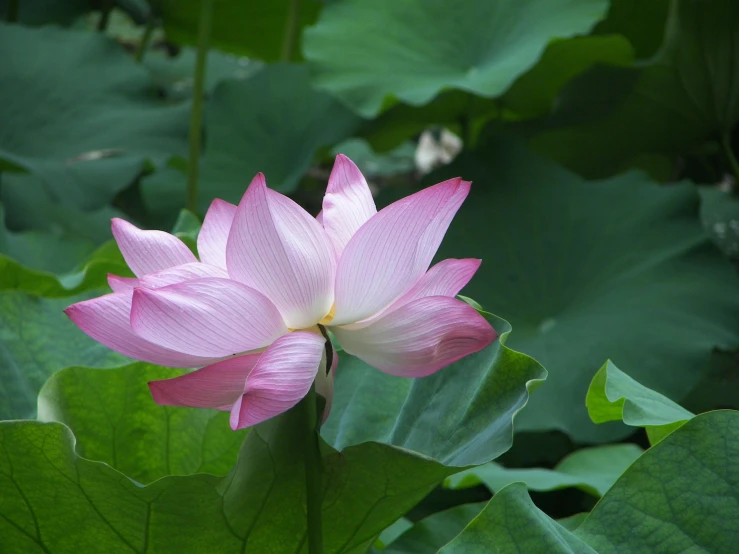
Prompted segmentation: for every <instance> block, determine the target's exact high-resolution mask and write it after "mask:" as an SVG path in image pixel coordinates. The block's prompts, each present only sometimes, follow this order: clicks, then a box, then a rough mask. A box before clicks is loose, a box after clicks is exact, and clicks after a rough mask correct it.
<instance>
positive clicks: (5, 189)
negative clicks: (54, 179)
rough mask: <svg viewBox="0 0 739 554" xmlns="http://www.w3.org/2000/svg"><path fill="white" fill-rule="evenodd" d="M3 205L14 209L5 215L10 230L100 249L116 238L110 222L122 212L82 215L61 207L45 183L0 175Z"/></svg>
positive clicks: (110, 210) (31, 177)
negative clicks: (79, 241) (82, 241)
mask: <svg viewBox="0 0 739 554" xmlns="http://www.w3.org/2000/svg"><path fill="white" fill-rule="evenodd" d="M0 202H2V203H3V204H4V205H5V206H10V207H12V209H10V210H8V211H7V212H6V213H5V218H6V219H5V220H6V224H7V226H8V228H10V229H14V230H26V229H33V230H38V231H46V232H48V233H50V234H52V235H54V236H57V237H68V238H78V239H85V240H86V241H87V242H89V243H91V244H94V245H99V244H101V243H103V242H105V241H106V240H109V239H111V238H112V237H113V235H112V234H111V232H110V220H111V219H112V218H113V217H122V216H123V212H121V211H119V210H117V209H115V208H112V207H109V206H106V207H104V208H101V209H99V210H93V211H82V210H80V209H78V208H75V207H74V206H68V205H64V204H60V203H59V202H58V200H56V199H55V198H54V191H53V189H50V188H49V187H48V186H47V185H46V184H45V183H44V182H43V180H42V179H40V178H39V177H36V176H35V175H30V174H25V175H23V174H12V173H3V174H2V175H0Z"/></svg>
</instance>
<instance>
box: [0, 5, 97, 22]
mask: <svg viewBox="0 0 739 554" xmlns="http://www.w3.org/2000/svg"><path fill="white" fill-rule="evenodd" d="M17 3H18V19H17V21H18V22H19V23H22V24H23V25H34V26H36V25H48V24H49V23H58V24H59V25H64V26H69V25H72V24H73V23H74V22H75V21H76V20H77V19H78V18H79V17H80V16H82V15H84V14H85V13H87V12H88V11H89V10H91V9H92V1H91V0H64V2H59V0H33V3H31V2H28V1H23V0H18V2H17ZM10 4H11V0H0V20H2V21H6V20H7V18H8V7H9V6H10Z"/></svg>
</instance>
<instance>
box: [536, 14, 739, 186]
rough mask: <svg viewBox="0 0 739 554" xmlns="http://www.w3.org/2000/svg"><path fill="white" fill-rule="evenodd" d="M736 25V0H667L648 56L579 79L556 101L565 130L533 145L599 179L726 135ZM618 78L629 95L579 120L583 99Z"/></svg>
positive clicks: (736, 101) (736, 63) (738, 53)
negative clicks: (653, 52)
mask: <svg viewBox="0 0 739 554" xmlns="http://www.w3.org/2000/svg"><path fill="white" fill-rule="evenodd" d="M737 26H739V4H737V3H736V2H734V1H733V0H680V1H673V2H672V10H671V14H670V19H669V23H668V28H667V31H666V36H665V42H664V45H663V46H662V48H661V50H660V52H659V53H658V54H657V56H656V57H655V58H654V60H653V61H651V62H649V63H646V64H643V65H640V66H638V67H635V68H630V69H619V68H610V69H608V70H599V71H594V72H591V73H590V74H589V75H587V74H586V75H585V76H583V78H582V79H580V80H578V82H577V83H576V84H574V85H573V86H572V87H571V89H569V90H568V91H566V92H565V95H564V96H563V98H562V111H563V112H566V113H567V116H565V114H564V113H562V114H559V117H560V121H563V122H564V124H565V125H564V127H563V128H561V129H555V130H552V131H550V132H545V133H543V134H542V135H540V136H538V137H536V138H535V140H534V144H535V146H536V148H537V149H539V150H541V151H544V152H546V153H547V154H549V155H551V156H553V157H554V158H556V159H557V160H559V161H561V162H562V163H564V164H565V165H566V166H568V167H571V168H573V169H575V170H577V171H578V172H580V173H582V174H583V175H586V176H588V177H602V176H607V175H611V174H613V173H614V172H616V171H618V170H620V169H622V168H624V167H628V166H629V164H630V163H632V162H633V161H634V160H635V159H637V158H638V157H639V156H641V155H644V154H670V155H672V154H686V153H690V152H691V151H692V150H693V149H695V148H696V147H698V146H700V145H701V144H702V143H704V142H705V141H707V140H714V139H716V138H718V137H720V136H722V135H728V134H729V133H730V131H731V129H732V128H733V126H734V125H735V124H736V122H737V120H739V87H737V86H736V85H735V84H734V79H735V76H736V74H737V72H739V43H737V41H736V40H735V35H736V29H737ZM624 83H627V84H629V85H630V86H629V87H628V88H629V90H630V91H631V92H630V93H629V94H627V95H625V97H624V98H622V99H621V100H620V101H619V102H610V105H611V108H612V109H610V110H609V113H608V114H607V115H604V116H602V117H600V118H597V119H595V120H592V121H585V122H582V121H580V115H579V112H580V109H581V107H580V105H581V102H582V100H581V99H582V97H583V96H589V97H591V98H592V99H593V100H596V99H597V100H598V101H600V102H602V98H600V97H599V93H600V91H602V90H603V89H618V88H622V87H623V85H624ZM632 83H633V84H632ZM568 96H570V97H572V98H568ZM572 118H577V119H578V120H577V121H574V123H575V125H572V123H573V119H572Z"/></svg>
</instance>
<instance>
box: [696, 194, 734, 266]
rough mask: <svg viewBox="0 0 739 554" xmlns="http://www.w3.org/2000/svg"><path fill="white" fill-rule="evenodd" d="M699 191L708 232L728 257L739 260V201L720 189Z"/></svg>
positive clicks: (704, 222) (702, 217) (703, 218)
mask: <svg viewBox="0 0 739 554" xmlns="http://www.w3.org/2000/svg"><path fill="white" fill-rule="evenodd" d="M698 190H699V192H700V195H701V219H702V220H703V225H704V226H705V228H706V231H707V232H708V234H709V235H710V236H711V238H712V239H713V241H714V242H715V243H716V245H717V246H718V247H719V248H720V249H721V251H722V252H723V253H724V254H726V256H727V257H729V258H730V259H732V260H735V261H737V260H739V200H738V199H737V198H735V197H733V196H732V195H731V194H730V193H728V192H724V191H722V190H720V189H719V188H708V187H700V188H699V189H698Z"/></svg>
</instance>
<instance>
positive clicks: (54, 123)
mask: <svg viewBox="0 0 739 554" xmlns="http://www.w3.org/2000/svg"><path fill="white" fill-rule="evenodd" d="M0 50H3V51H12V52H14V55H13V56H12V57H11V58H9V59H8V60H6V63H4V64H2V66H1V67H0V78H2V81H3V83H5V85H4V86H3V87H2V88H1V89H0V119H1V120H2V121H3V127H2V130H0V158H3V159H5V160H7V161H10V162H12V163H15V164H17V165H19V166H22V167H24V168H26V169H28V170H29V171H31V172H33V173H35V174H36V175H38V176H39V177H41V178H42V179H43V180H44V181H45V182H46V184H47V185H48V187H49V189H48V190H49V191H51V192H52V194H53V199H54V201H55V202H58V203H62V204H68V205H73V206H76V207H78V208H82V209H86V210H91V209H97V208H100V207H102V206H104V205H106V204H108V203H109V202H110V201H111V200H112V199H113V197H114V196H115V195H116V193H118V192H119V191H120V190H122V189H123V188H125V187H126V186H128V185H129V184H130V183H131V182H132V181H133V180H134V178H135V177H136V175H137V174H138V173H139V172H140V171H141V170H142V169H143V167H144V162H145V161H146V160H147V159H150V160H152V161H154V162H155V163H161V162H163V161H166V159H168V158H169V157H170V156H171V155H174V154H179V153H183V152H184V151H185V146H186V141H185V137H186V133H187V113H188V107H187V106H185V105H182V106H174V107H165V106H163V105H162V104H161V102H160V101H158V100H157V99H156V97H155V96H154V90H153V87H152V82H151V81H150V79H149V77H148V76H147V73H146V71H145V70H144V69H143V68H141V67H139V66H137V65H136V63H135V62H134V61H133V59H132V58H131V57H129V56H128V55H127V54H126V53H125V52H124V51H123V49H122V48H121V47H120V46H119V45H118V44H116V43H115V42H114V41H112V40H110V39H108V38H105V37H103V36H101V35H100V34H99V33H87V32H79V31H71V30H63V29H58V28H54V27H43V28H40V29H29V28H24V27H19V26H14V25H4V24H0ZM11 208H12V207H10V206H9V207H8V209H9V210H10V209H11Z"/></svg>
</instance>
